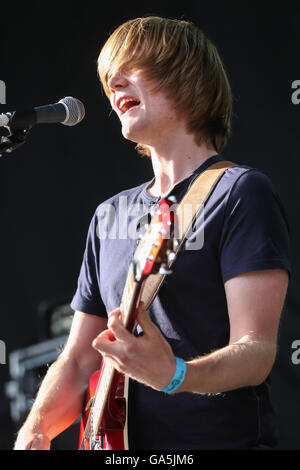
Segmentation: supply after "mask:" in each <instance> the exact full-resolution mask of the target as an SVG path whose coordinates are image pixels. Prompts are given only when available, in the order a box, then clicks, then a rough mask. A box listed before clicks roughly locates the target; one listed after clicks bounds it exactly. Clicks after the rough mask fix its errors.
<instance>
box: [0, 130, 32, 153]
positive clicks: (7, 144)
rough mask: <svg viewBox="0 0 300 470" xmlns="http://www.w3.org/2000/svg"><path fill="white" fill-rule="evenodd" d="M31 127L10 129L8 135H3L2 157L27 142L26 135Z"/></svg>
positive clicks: (0, 141)
mask: <svg viewBox="0 0 300 470" xmlns="http://www.w3.org/2000/svg"><path fill="white" fill-rule="evenodd" d="M30 129H31V127H28V128H27V129H15V130H14V131H11V130H10V129H9V131H10V133H9V134H8V135H6V136H2V137H1V139H0V158H1V157H3V156H4V154H10V153H11V152H13V150H15V149H17V148H18V147H20V146H21V145H23V144H24V143H25V142H26V137H27V134H28V132H29V130H30Z"/></svg>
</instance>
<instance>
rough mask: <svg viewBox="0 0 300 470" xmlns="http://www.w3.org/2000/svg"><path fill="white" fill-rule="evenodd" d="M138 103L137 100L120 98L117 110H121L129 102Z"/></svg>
mask: <svg viewBox="0 0 300 470" xmlns="http://www.w3.org/2000/svg"><path fill="white" fill-rule="evenodd" d="M131 101H132V102H138V101H137V100H134V99H132V98H122V99H121V101H120V104H119V109H122V108H123V106H124V105H125V104H126V103H129V102H131Z"/></svg>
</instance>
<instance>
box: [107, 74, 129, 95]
mask: <svg viewBox="0 0 300 470" xmlns="http://www.w3.org/2000/svg"><path fill="white" fill-rule="evenodd" d="M127 83H128V80H127V79H126V77H125V76H124V75H122V74H121V72H115V73H113V74H112V75H111V76H110V77H109V79H108V82H107V85H108V88H109V89H110V91H116V90H119V89H120V88H124V87H125V86H126V85H127Z"/></svg>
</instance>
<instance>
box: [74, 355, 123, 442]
mask: <svg viewBox="0 0 300 470" xmlns="http://www.w3.org/2000/svg"><path fill="white" fill-rule="evenodd" d="M103 368H104V364H102V366H101V368H100V369H99V370H96V371H95V372H94V374H93V375H92V376H91V378H90V381H89V387H88V390H87V393H86V396H85V402H84V409H83V413H82V418H81V423H80V433H79V443H78V448H79V449H84V450H128V434H127V405H128V378H127V377H125V376H124V375H123V374H120V373H119V372H117V371H115V372H114V374H113V378H112V383H111V387H110V391H109V395H108V400H107V404H106V406H105V409H104V411H103V415H102V420H101V424H100V427H99V433H98V435H97V436H96V438H93V439H86V437H85V429H86V425H87V422H88V419H89V415H90V411H91V407H92V405H93V402H94V398H95V395H96V392H97V387H98V384H99V382H100V380H101V376H102V372H103Z"/></svg>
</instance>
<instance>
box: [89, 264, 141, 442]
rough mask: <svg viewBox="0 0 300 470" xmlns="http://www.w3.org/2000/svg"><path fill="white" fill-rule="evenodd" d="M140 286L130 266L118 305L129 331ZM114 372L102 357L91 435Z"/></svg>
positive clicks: (92, 413) (133, 325)
mask: <svg viewBox="0 0 300 470" xmlns="http://www.w3.org/2000/svg"><path fill="white" fill-rule="evenodd" d="M142 287H143V284H142V282H140V283H138V282H136V281H135V279H134V275H133V268H132V266H131V267H130V269H129V272H128V276H127V280H126V284H125V288H124V291H123V296H122V301H121V305H120V310H121V318H122V321H123V324H124V326H125V328H126V329H128V330H129V331H133V329H134V327H135V312H136V307H137V305H138V302H139V299H140V295H141V291H142ZM115 372H116V371H115V368H114V367H113V366H112V365H111V363H109V362H108V361H106V360H105V359H103V362H102V367H101V375H100V378H99V381H98V385H97V390H96V393H95V397H94V402H93V405H92V409H91V411H90V416H89V419H90V428H91V429H90V430H89V432H90V433H91V432H92V434H93V436H97V435H98V433H99V427H100V423H101V420H102V416H103V413H104V410H105V406H106V403H107V399H108V396H109V392H110V389H111V384H112V381H113V377H114V374H115Z"/></svg>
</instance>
